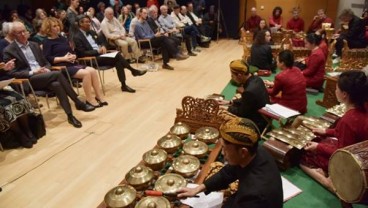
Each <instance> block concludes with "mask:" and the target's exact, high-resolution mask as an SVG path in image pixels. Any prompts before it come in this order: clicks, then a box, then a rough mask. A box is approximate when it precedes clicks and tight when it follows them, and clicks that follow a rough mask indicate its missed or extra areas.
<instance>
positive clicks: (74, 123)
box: [68, 115, 82, 128]
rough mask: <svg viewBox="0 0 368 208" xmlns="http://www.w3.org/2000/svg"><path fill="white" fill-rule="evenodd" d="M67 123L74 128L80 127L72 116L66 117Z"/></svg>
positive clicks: (78, 122) (79, 123)
mask: <svg viewBox="0 0 368 208" xmlns="http://www.w3.org/2000/svg"><path fill="white" fill-rule="evenodd" d="M68 123H70V124H71V125H73V126H74V127H75V128H80V127H82V123H81V122H80V121H78V119H76V118H75V117H74V116H73V115H70V116H68Z"/></svg>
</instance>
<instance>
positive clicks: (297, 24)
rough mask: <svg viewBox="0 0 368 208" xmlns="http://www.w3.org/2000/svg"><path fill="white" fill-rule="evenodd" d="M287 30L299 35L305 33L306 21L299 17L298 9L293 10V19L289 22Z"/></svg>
mask: <svg viewBox="0 0 368 208" xmlns="http://www.w3.org/2000/svg"><path fill="white" fill-rule="evenodd" d="M286 29H288V30H293V31H294V32H297V33H298V32H303V31H304V20H303V19H302V18H300V17H299V11H298V9H293V18H291V19H290V20H289V21H288V22H287V24H286Z"/></svg>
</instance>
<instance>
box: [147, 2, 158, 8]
mask: <svg viewBox="0 0 368 208" xmlns="http://www.w3.org/2000/svg"><path fill="white" fill-rule="evenodd" d="M152 5H156V6H157V8H159V9H160V7H159V5H158V1H157V0H147V8H150V6H152Z"/></svg>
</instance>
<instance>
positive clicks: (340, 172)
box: [328, 141, 368, 204]
mask: <svg viewBox="0 0 368 208" xmlns="http://www.w3.org/2000/svg"><path fill="white" fill-rule="evenodd" d="M328 172H329V176H330V178H331V180H332V183H333V185H334V187H335V189H336V194H337V196H338V197H339V198H340V199H342V200H343V201H345V202H348V203H363V204H367V203H368V186H367V180H368V141H364V142H360V143H357V144H354V145H350V146H347V147H345V148H342V149H339V150H337V151H336V152H335V153H334V154H332V156H331V158H330V161H329V165H328Z"/></svg>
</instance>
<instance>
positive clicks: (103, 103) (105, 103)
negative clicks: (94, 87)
mask: <svg viewBox="0 0 368 208" xmlns="http://www.w3.org/2000/svg"><path fill="white" fill-rule="evenodd" d="M95 99H96V100H97V102H98V103H99V104H100V106H101V107H102V106H104V105H106V106H107V105H109V103H108V102H106V101H103V102H102V101H101V100H100V99H98V98H97V97H95Z"/></svg>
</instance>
